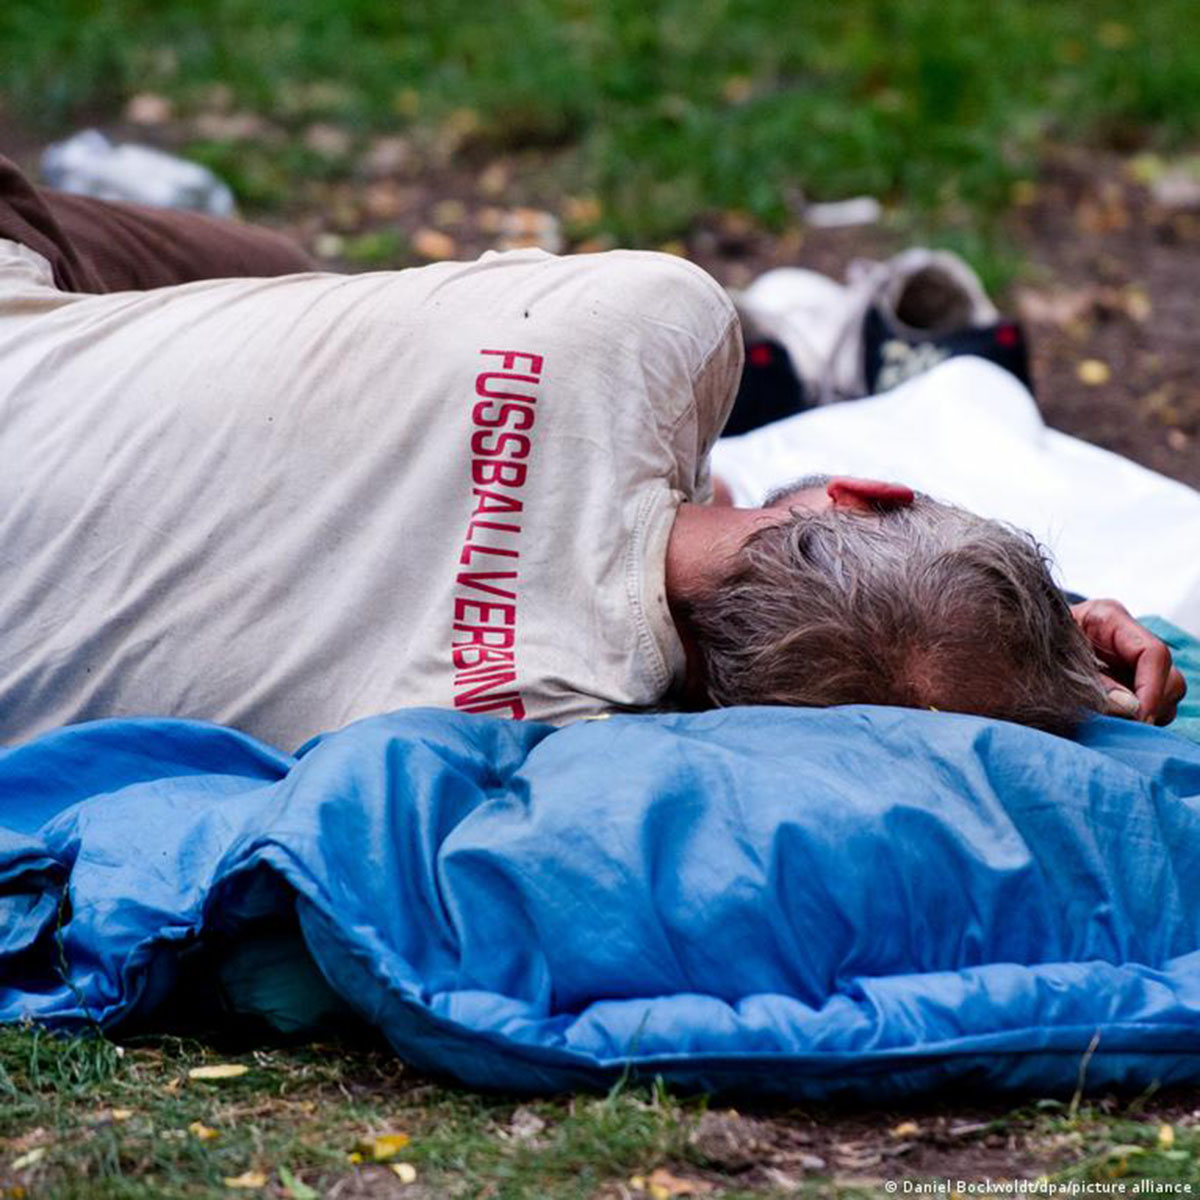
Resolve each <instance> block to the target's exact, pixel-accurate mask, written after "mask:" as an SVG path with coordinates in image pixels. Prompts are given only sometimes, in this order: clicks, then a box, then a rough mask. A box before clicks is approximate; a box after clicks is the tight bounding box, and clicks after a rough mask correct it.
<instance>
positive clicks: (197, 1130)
mask: <svg viewBox="0 0 1200 1200" xmlns="http://www.w3.org/2000/svg"><path fill="white" fill-rule="evenodd" d="M188 1133H190V1134H191V1135H192V1136H193V1137H197V1138H199V1139H200V1140H201V1141H202V1142H211V1141H212V1140H213V1138H219V1137H220V1136H221V1134H220V1132H219V1131H218V1130H216V1129H212V1128H210V1127H209V1126H208V1125H205V1124H204V1122H203V1121H193V1122H192V1123H191V1124H190V1125H189V1126H188Z"/></svg>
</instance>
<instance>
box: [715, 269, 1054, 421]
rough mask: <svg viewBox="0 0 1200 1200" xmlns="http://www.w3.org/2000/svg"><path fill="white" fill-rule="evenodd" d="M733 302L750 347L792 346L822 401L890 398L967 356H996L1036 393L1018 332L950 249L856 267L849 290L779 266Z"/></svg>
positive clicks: (813, 395) (813, 394)
mask: <svg viewBox="0 0 1200 1200" xmlns="http://www.w3.org/2000/svg"><path fill="white" fill-rule="evenodd" d="M734 301H735V303H736V304H737V307H738V311H739V313H740V314H741V316H742V323H743V326H744V328H745V329H746V337H747V342H748V343H750V344H753V342H754V341H756V340H764V339H773V340H775V341H777V342H778V343H780V344H782V345H783V346H785V347H786V348H787V353H788V357H789V358H790V360H791V363H792V366H793V367H794V368H795V371H796V374H797V375H798V376H799V378H800V380H801V382H802V384H803V387H804V390H805V392H806V394H807V396H808V397H809V398H810V400H811V401H812V402H814V403H819V404H828V403H830V402H832V401H837V400H852V399H857V398H859V397H861V396H869V395H874V394H876V393H877V392H884V391H887V390H888V389H889V388H893V387H895V386H896V385H897V384H900V383H903V382H904V381H905V380H907V379H911V378H913V377H914V376H915V375H919V374H921V373H922V372H923V371H927V370H928V369H929V368H930V367H932V366H935V365H936V364H937V363H939V362H942V361H944V360H945V359H947V358H953V357H955V356H958V355H964V354H972V355H977V356H979V357H980V358H986V359H989V360H990V361H992V362H994V363H996V364H997V365H998V366H1001V367H1003V368H1004V369H1005V370H1007V371H1010V372H1011V373H1012V374H1013V375H1015V376H1016V377H1017V378H1018V379H1019V380H1020V381H1021V382H1022V383H1023V384H1025V386H1026V387H1029V386H1030V376H1029V357H1028V351H1027V348H1026V343H1025V337H1024V334H1023V332H1022V330H1021V328H1020V326H1019V325H1017V324H1016V323H1015V322H1013V321H1006V320H1003V319H1002V318H1001V316H1000V313H999V312H998V311H997V309H996V306H995V305H994V304H993V303H992V302H991V300H990V299H989V298H988V296H987V293H986V292H985V291H984V290H983V285H982V284H981V283H980V282H979V277H978V276H977V275H976V274H975V272H974V271H972V270H971V268H970V267H969V266H968V265H967V264H966V263H965V262H964V261H963V260H962V259H961V258H959V257H958V255H956V254H951V253H949V252H948V251H945V250H927V249H924V248H921V247H918V248H916V249H913V250H906V251H904V253H902V254H898V255H896V256H895V257H894V258H891V259H888V260H887V261H886V262H868V261H866V260H858V261H856V262H854V263H852V264H851V266H850V270H849V271H848V272H847V282H846V283H845V284H840V283H836V282H834V281H833V280H832V279H828V278H827V277H826V276H824V275H821V274H819V273H817V272H816V271H807V270H804V269H802V268H799V267H781V268H778V269H777V270H774V271H768V272H767V273H766V274H765V275H762V276H761V277H760V278H758V279H756V280H755V281H754V283H753V284H751V285H750V287H748V288H747V289H746V290H745V291H744V292H741V293H740V294H735V295H734Z"/></svg>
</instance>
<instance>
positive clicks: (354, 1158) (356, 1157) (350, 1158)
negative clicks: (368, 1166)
mask: <svg viewBox="0 0 1200 1200" xmlns="http://www.w3.org/2000/svg"><path fill="white" fill-rule="evenodd" d="M346 1161H347V1162H352V1163H354V1164H356V1165H357V1164H358V1163H360V1162H362V1155H361V1154H359V1152H358V1151H357V1150H351V1151H350V1153H349V1154H347V1155H346Z"/></svg>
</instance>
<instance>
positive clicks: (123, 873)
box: [0, 627, 1200, 1100]
mask: <svg viewBox="0 0 1200 1200" xmlns="http://www.w3.org/2000/svg"><path fill="white" fill-rule="evenodd" d="M1160 632H1162V633H1166V634H1167V635H1168V636H1169V637H1170V639H1171V640H1172V642H1173V644H1174V645H1175V646H1176V648H1177V650H1178V651H1179V652H1180V657H1181V661H1182V662H1183V664H1184V666H1185V668H1187V669H1189V671H1190V673H1191V674H1192V676H1193V685H1192V686H1193V695H1196V694H1197V693H1200V679H1197V675H1200V647H1198V646H1197V644H1196V643H1195V642H1194V641H1192V640H1190V639H1188V638H1187V636H1186V635H1183V634H1180V633H1179V632H1178V631H1172V630H1170V629H1168V628H1166V627H1160ZM1197 711H1200V710H1198V709H1197V707H1196V706H1195V705H1194V704H1193V706H1192V708H1190V709H1188V710H1185V716H1184V719H1183V720H1182V721H1181V722H1180V725H1179V727H1180V728H1181V729H1182V730H1184V731H1185V732H1187V731H1189V730H1190V729H1192V728H1193V726H1189V724H1188V721H1192V722H1193V725H1194V723H1195V714H1196V712H1197ZM0 826H2V827H0V1020H3V1021H17V1020H21V1019H33V1020H35V1021H38V1022H41V1023H44V1024H45V1025H47V1026H49V1027H51V1028H55V1029H60V1030H85V1029H88V1028H94V1027H97V1026H99V1027H102V1028H105V1029H110V1030H118V1031H127V1030H130V1029H134V1028H138V1027H144V1026H146V1025H149V1024H155V1023H161V1022H162V1021H163V1020H164V1019H167V1020H169V1019H170V1017H171V1015H172V1014H173V1013H174V1012H175V1011H177V1010H179V1009H181V1008H182V1006H183V1003H184V1001H185V1000H186V999H187V998H188V997H187V995H185V994H184V993H190V992H191V990H192V985H191V983H187V984H186V986H185V981H188V980H189V979H190V980H194V979H195V978H196V977H197V974H196V972H195V971H192V972H191V973H190V974H189V966H188V964H189V962H193V963H194V962H195V961H196V956H197V955H200V956H201V961H207V960H205V959H204V956H205V955H210V956H211V955H216V956H217V959H219V961H220V962H221V963H223V964H224V968H223V969H227V974H228V976H229V978H236V979H237V984H238V986H237V989H235V990H237V991H238V992H239V994H240V995H241V996H242V997H243V998H245V997H250V999H249V1000H248V1001H247V1002H246V1003H244V1004H242V1005H240V1006H238V1005H235V1007H241V1008H243V1009H246V1008H249V1009H253V1008H254V1007H255V1003H254V1000H253V997H254V995H255V992H256V987H257V990H258V992H259V993H260V994H266V993H269V992H270V991H271V990H272V988H275V989H278V988H280V987H283V988H284V990H285V991H286V980H284V982H283V983H281V982H280V981H281V979H283V977H282V976H280V975H278V972H279V971H281V970H282V971H284V972H285V973H286V971H288V970H291V971H292V972H293V979H294V980H299V981H300V982H299V983H298V984H297V985H296V987H295V988H294V989H293V992H294V994H295V995H297V996H301V997H302V999H301V1000H299V1001H298V1002H297V1005H298V1007H297V1011H296V1012H293V1013H292V1014H291V1017H290V1019H291V1022H292V1027H293V1028H296V1027H303V1026H304V1024H305V1017H304V1015H303V1013H304V1012H308V1013H309V1014H310V1015H312V1017H313V1019H314V1021H315V1020H317V1019H319V1018H320V1017H321V1016H324V1017H326V1018H329V1017H331V1016H332V1017H333V1019H338V1013H339V1012H341V1013H349V1012H352V1013H353V1014H354V1016H355V1019H358V1020H364V1021H366V1022H369V1023H370V1024H372V1025H374V1026H376V1027H377V1028H378V1029H379V1030H380V1031H382V1033H383V1034H384V1035H385V1036H386V1037H387V1038H388V1040H389V1041H390V1043H391V1044H392V1045H393V1046H394V1047H395V1049H396V1051H397V1052H398V1053H399V1054H400V1055H401V1056H403V1057H404V1058H405V1059H406V1060H408V1061H409V1062H411V1063H413V1064H415V1065H417V1066H418V1067H421V1068H425V1069H429V1070H433V1071H437V1072H447V1073H449V1074H451V1075H453V1076H455V1077H456V1078H458V1079H459V1080H461V1081H463V1082H465V1083H468V1084H470V1085H473V1086H478V1087H488V1088H503V1089H507V1090H512V1091H519V1092H528V1091H543V1090H557V1089H564V1088H575V1087H604V1086H607V1085H609V1084H611V1083H612V1082H613V1080H614V1079H615V1078H617V1077H618V1076H619V1075H620V1074H621V1073H622V1072H624V1071H627V1070H628V1071H631V1072H632V1073H633V1074H635V1075H638V1074H642V1075H661V1076H663V1077H665V1078H666V1079H667V1080H669V1081H671V1082H673V1083H676V1084H678V1085H681V1086H683V1087H687V1088H701V1089H704V1090H708V1091H722V1092H727V1091H743V1092H745V1091H749V1092H753V1093H754V1094H756V1095H759V1096H765V1095H779V1096H782V1097H787V1098H791V1099H795V1100H801V1099H816V1098H827V1097H831V1096H835V1095H847V1094H849V1095H856V1094H857V1095H862V1096H869V1097H871V1098H875V1099H877V1098H879V1097H881V1096H887V1095H899V1094H906V1093H913V1092H916V1091H919V1090H924V1089H929V1088H932V1087H935V1086H938V1085H942V1084H946V1083H951V1082H954V1083H962V1082H964V1081H970V1082H971V1083H972V1084H974V1085H976V1086H978V1087H981V1088H988V1089H992V1090H1020V1091H1037V1092H1038V1093H1047V1092H1053V1091H1070V1090H1072V1089H1074V1088H1075V1086H1076V1084H1077V1082H1078V1081H1079V1079H1080V1075H1081V1066H1082V1067H1083V1068H1084V1071H1083V1075H1084V1082H1085V1085H1086V1086H1088V1087H1092V1088H1096V1087H1108V1086H1112V1085H1128V1086H1132V1087H1139V1088H1140V1087H1144V1086H1147V1085H1149V1084H1151V1083H1153V1082H1159V1083H1164V1084H1166V1083H1175V1082H1185V1081H1186V1082H1191V1083H1196V1082H1200V744H1196V743H1195V742H1193V741H1190V740H1187V739H1186V738H1184V737H1180V736H1178V735H1177V734H1176V733H1173V732H1169V731H1163V730H1156V729H1150V728H1147V727H1145V726H1139V725H1134V724H1130V723H1128V722H1121V721H1116V720H1110V719H1103V718H1097V719H1095V720H1094V721H1092V722H1090V723H1089V724H1088V725H1086V726H1085V727H1084V729H1083V730H1082V731H1081V734H1080V737H1079V739H1078V740H1077V741H1076V742H1071V741H1066V740H1063V739H1060V738H1056V737H1052V736H1050V735H1048V734H1044V733H1040V732H1037V731H1034V730H1030V729H1025V728H1021V727H1018V726H1015V725H1009V724H1006V723H1003V722H997V721H988V720H983V719H979V718H974V717H968V716H958V715H952V714H938V713H928V712H916V711H910V710H903V709H887V708H870V707H847V708H840V709H830V710H823V711H812V710H794V709H791V710H789V709H730V710H724V711H716V712H708V713H702V714H689V715H656V716H630V717H614V718H612V719H610V720H604V721H595V722H583V723H580V724H576V725H573V726H571V727H568V728H566V729H561V730H557V731H555V730H553V729H552V728H551V727H549V726H546V725H538V724H529V723H513V722H508V721H503V720H493V719H489V718H485V717H473V716H469V715H463V714H456V713H451V712H442V711H434V710H408V711H403V712H399V713H394V714H390V715H387V716H381V717H377V718H372V719H370V720H365V721H361V722H359V723H357V724H355V725H352V726H350V727H349V728H347V729H344V730H342V731H340V732H337V733H333V734H329V735H327V736H326V737H324V738H320V739H317V740H316V741H315V742H314V743H312V744H310V745H309V746H307V747H305V748H304V750H303V751H302V752H301V753H300V754H298V755H295V756H293V755H288V754H283V753H280V752H278V751H276V750H273V749H270V748H269V747H266V746H264V745H262V744H261V743H258V742H256V741H254V740H253V739H251V738H249V737H246V736H244V735H242V734H239V733H236V732H233V731H231V730H228V729H222V728H219V727H216V726H211V725H204V724H199V723H195V722H184V721H159V720H121V721H107V722H98V723H94V724H89V725H82V726H75V727H71V728H67V729H62V730H59V731H56V732H54V733H51V734H49V735H47V736H45V737H42V738H40V739H38V740H36V741H35V742H32V743H30V744H28V745H25V746H21V747H17V748H14V749H11V750H8V751H6V752H4V753H2V754H0ZM295 930H298V936H293V934H292V933H291V932H289V931H295ZM301 939H302V940H301ZM246 947H257V948H258V949H256V950H255V952H254V953H251V954H246V953H245V949H246ZM263 947H266V948H267V951H263V952H260V951H262V948H263ZM271 947H274V949H275V951H277V952H276V953H271V952H269V951H270V948H271ZM280 948H282V949H280ZM304 948H306V950H307V955H308V956H311V957H306V956H305V950H304ZM213 961H216V959H214V960H213ZM310 964H315V967H316V968H317V970H319V974H320V980H321V982H315V983H314V981H316V978H317V977H316V976H315V974H314V975H313V976H312V979H311V980H310V981H309V983H305V982H304V979H305V974H304V973H305V971H311V966H310ZM273 971H274V972H277V974H275V975H272V974H271V973H272V972H273ZM297 972H298V973H297ZM216 973H217V974H218V975H219V974H220V971H217V972H216ZM256 973H257V974H256ZM201 974H204V973H203V972H201ZM310 984H314V985H313V986H310ZM322 997H323V998H322ZM305 1005H307V1008H305ZM267 1007H269V1005H267ZM297 1013H299V1014H300V1015H297ZM277 1023H279V1024H281V1025H286V1023H287V1021H286V1020H283V1021H280V1022H277Z"/></svg>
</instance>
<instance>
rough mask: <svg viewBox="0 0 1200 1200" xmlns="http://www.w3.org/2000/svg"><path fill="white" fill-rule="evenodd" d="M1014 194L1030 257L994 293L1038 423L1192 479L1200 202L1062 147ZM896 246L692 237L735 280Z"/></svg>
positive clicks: (840, 266)
mask: <svg viewBox="0 0 1200 1200" xmlns="http://www.w3.org/2000/svg"><path fill="white" fill-rule="evenodd" d="M1023 198H1024V200H1025V203H1023V204H1021V205H1019V206H1017V207H1016V209H1015V211H1014V212H1013V214H1012V215H1011V217H1010V219H1009V221H1008V229H1009V231H1010V232H1011V237H1012V244H1013V246H1014V248H1015V249H1016V250H1017V251H1018V252H1019V253H1020V254H1021V255H1022V256H1023V257H1024V259H1025V260H1026V263H1027V266H1026V268H1025V269H1024V270H1023V271H1022V272H1021V273H1020V276H1019V278H1018V282H1016V283H1015V284H1014V285H1013V287H1012V288H1011V289H1010V293H1009V294H1008V295H1007V296H1004V297H1001V298H1000V300H1001V304H1002V307H1004V308H1005V309H1006V310H1007V311H1008V312H1009V313H1010V314H1011V315H1015V316H1017V317H1019V318H1020V319H1021V320H1022V322H1023V323H1024V325H1025V327H1026V332H1027V334H1028V336H1029V339H1030V346H1031V351H1032V357H1033V364H1032V365H1033V374H1034V386H1035V391H1036V394H1037V399H1038V403H1039V405H1040V407H1041V409H1042V413H1043V415H1044V417H1045V419H1046V421H1047V423H1048V424H1049V425H1051V426H1053V427H1054V428H1057V429H1061V430H1063V431H1065V432H1067V433H1070V434H1074V435H1075V436H1077V437H1081V438H1085V439H1086V440H1088V441H1090V442H1094V443H1095V444H1096V445H1099V446H1103V447H1105V448H1106V449H1108V450H1113V451H1116V452H1117V453H1118V454H1123V455H1125V456H1126V457H1128V458H1132V459H1134V460H1135V461H1136V462H1139V463H1142V464H1144V465H1145V466H1147V467H1151V468H1153V469H1154V470H1156V471H1160V472H1162V473H1163V474H1164V475H1170V476H1172V477H1173V478H1175V479H1179V480H1181V481H1183V482H1185V483H1188V484H1191V485H1192V486H1193V487H1200V322H1198V321H1197V314H1196V309H1197V304H1198V302H1200V209H1192V210H1180V209H1168V208H1165V207H1163V206H1162V205H1160V204H1157V203H1156V202H1155V201H1154V199H1153V197H1152V194H1151V192H1150V190H1149V189H1148V188H1147V187H1146V186H1144V185H1142V184H1140V183H1139V182H1138V181H1137V180H1136V179H1135V178H1132V177H1131V173H1130V170H1129V167H1128V164H1127V163H1125V162H1123V161H1122V160H1120V159H1116V158H1105V157H1103V156H1099V157H1098V156H1095V155H1088V154H1084V153H1080V152H1066V151H1062V152H1059V153H1057V154H1054V155H1052V156H1051V157H1049V159H1048V160H1047V163H1046V165H1045V168H1044V171H1043V174H1042V178H1041V179H1040V180H1039V181H1038V183H1037V185H1036V186H1035V187H1033V188H1031V189H1029V190H1028V192H1027V194H1026V195H1025V196H1024V197H1023ZM900 248H902V247H901V246H900V245H899V243H898V242H897V241H896V240H895V239H894V238H893V237H889V236H888V235H887V234H886V233H884V232H883V231H882V230H874V229H847V230H806V231H804V234H803V237H802V238H801V239H796V238H792V239H788V238H786V237H785V238H769V237H766V236H764V235H759V234H755V233H753V232H752V231H745V230H743V231H738V230H736V229H735V230H733V231H730V230H729V229H727V228H725V229H723V228H722V227H721V225H720V223H716V224H714V225H713V226H710V227H706V228H704V229H701V230H700V231H698V232H697V233H696V234H694V235H693V236H692V237H691V238H690V239H689V242H688V249H689V253H690V254H691V256H692V257H695V258H696V259H697V260H698V261H699V262H700V263H701V265H703V266H704V267H706V268H707V269H708V270H710V271H711V272H712V273H713V274H714V275H716V276H717V278H719V279H720V280H721V281H722V282H723V283H726V284H727V285H730V284H731V285H734V286H737V285H744V283H745V282H747V281H748V280H749V279H750V278H753V276H754V275H756V274H758V273H760V272H761V271H762V270H764V269H766V268H767V267H771V266H782V265H797V266H806V267H812V268H813V269H816V270H821V271H825V272H826V273H828V274H830V275H832V276H834V277H835V278H840V277H841V276H842V274H843V272H844V270H845V267H846V264H847V263H848V262H849V261H850V260H851V259H852V258H854V257H856V256H863V257H880V256H882V255H885V254H887V253H890V252H893V251H895V250H897V249H900ZM1085 363H1086V364H1088V365H1087V366H1083V367H1081V364H1085ZM1097 364H1099V365H1097Z"/></svg>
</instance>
